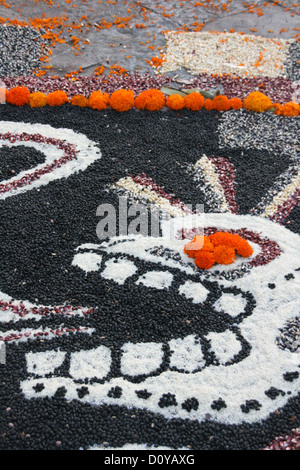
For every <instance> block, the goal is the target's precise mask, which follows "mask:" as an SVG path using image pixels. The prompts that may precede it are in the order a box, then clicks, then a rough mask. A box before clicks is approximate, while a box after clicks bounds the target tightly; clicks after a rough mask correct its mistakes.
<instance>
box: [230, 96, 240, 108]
mask: <svg viewBox="0 0 300 470" xmlns="http://www.w3.org/2000/svg"><path fill="white" fill-rule="evenodd" d="M229 101H230V106H231V109H241V108H242V107H243V102H242V100H241V99H240V98H231V100H229Z"/></svg>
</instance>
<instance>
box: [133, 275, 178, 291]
mask: <svg viewBox="0 0 300 470" xmlns="http://www.w3.org/2000/svg"><path fill="white" fill-rule="evenodd" d="M172 281H173V274H171V273H169V272H167V271H149V272H147V273H146V274H144V275H143V276H141V277H140V278H139V279H138V280H137V282H136V283H137V284H143V285H144V286H146V287H154V288H155V289H168V288H169V287H170V286H171V284H172Z"/></svg>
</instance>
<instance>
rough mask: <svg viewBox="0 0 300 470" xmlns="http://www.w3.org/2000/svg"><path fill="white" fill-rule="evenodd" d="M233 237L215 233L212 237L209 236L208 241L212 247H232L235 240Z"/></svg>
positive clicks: (227, 234) (229, 234)
mask: <svg viewBox="0 0 300 470" xmlns="http://www.w3.org/2000/svg"><path fill="white" fill-rule="evenodd" d="M234 237H235V235H234V234H233V233H229V232H216V233H213V234H212V235H209V237H208V238H209V241H210V242H211V243H212V244H213V245H214V246H219V245H224V246H232V245H233V243H234V240H235V238H234Z"/></svg>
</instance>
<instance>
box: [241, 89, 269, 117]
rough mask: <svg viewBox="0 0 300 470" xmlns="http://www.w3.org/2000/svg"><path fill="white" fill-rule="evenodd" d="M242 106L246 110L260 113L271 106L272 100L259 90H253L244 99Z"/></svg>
mask: <svg viewBox="0 0 300 470" xmlns="http://www.w3.org/2000/svg"><path fill="white" fill-rule="evenodd" d="M244 108H245V109H247V110H248V111H255V112H257V113H262V112H264V111H268V109H270V108H272V101H271V100H270V98H268V97H267V96H266V95H264V94H263V93H261V92H260V91H253V92H252V93H250V94H249V95H248V96H247V98H246V99H245V100H244Z"/></svg>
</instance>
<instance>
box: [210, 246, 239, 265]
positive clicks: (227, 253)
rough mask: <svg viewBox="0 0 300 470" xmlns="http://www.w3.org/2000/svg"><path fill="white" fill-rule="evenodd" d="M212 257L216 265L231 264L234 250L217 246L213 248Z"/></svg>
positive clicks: (229, 247) (233, 258)
mask: <svg viewBox="0 0 300 470" xmlns="http://www.w3.org/2000/svg"><path fill="white" fill-rule="evenodd" d="M214 257H215V260H216V262H217V263H218V264H232V263H233V262H234V260H235V250H234V248H232V247H231V246H224V245H219V246H216V247H215V250H214Z"/></svg>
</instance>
